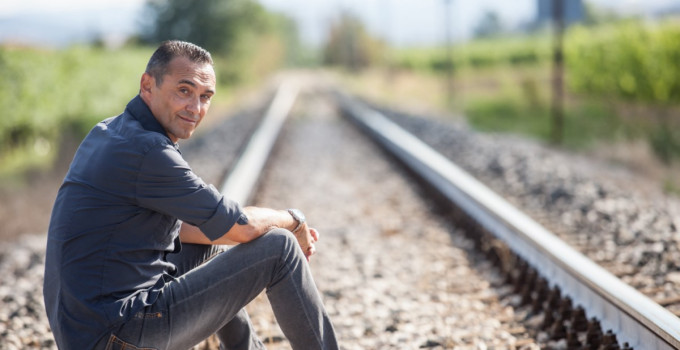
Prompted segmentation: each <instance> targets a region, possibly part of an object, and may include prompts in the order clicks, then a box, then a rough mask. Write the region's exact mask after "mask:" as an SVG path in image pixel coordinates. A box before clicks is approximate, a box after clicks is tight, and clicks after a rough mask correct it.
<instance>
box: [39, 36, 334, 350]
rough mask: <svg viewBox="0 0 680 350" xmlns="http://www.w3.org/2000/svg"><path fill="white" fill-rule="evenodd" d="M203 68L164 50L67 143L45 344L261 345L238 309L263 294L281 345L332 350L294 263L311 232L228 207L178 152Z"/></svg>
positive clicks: (264, 213)
mask: <svg viewBox="0 0 680 350" xmlns="http://www.w3.org/2000/svg"><path fill="white" fill-rule="evenodd" d="M212 63H213V62H212V58H211V57H210V54H209V53H208V52H207V51H205V50H204V49H202V48H200V47H198V46H196V45H193V44H190V43H186V42H180V41H169V42H164V43H163V44H162V45H161V46H160V47H159V48H158V49H157V50H156V52H155V53H154V54H153V56H152V57H151V59H150V60H149V63H148V65H147V67H146V71H145V72H144V74H143V75H142V78H141V82H140V90H139V95H138V96H136V97H135V98H133V99H132V101H130V103H128V105H127V107H126V109H125V111H124V112H123V113H122V114H121V115H119V116H117V117H113V118H109V119H106V120H104V121H102V122H101V123H99V124H97V125H96V126H95V127H94V128H93V129H92V131H91V132H90V133H89V134H88V135H87V137H86V138H85V139H84V140H83V142H82V144H81V145H80V147H79V148H78V151H77V152H76V154H75V157H74V159H73V162H72V163H71V167H70V169H69V171H68V174H67V175H66V178H65V179H64V182H63V184H62V186H61V188H60V189H59V193H58V195H57V199H56V202H55V204H54V209H53V212H52V218H51V221H50V227H49V233H48V241H47V258H46V263H45V265H46V267H45V282H44V297H45V306H46V309H47V315H48V318H49V320H50V326H51V328H52V331H53V333H54V337H55V339H56V342H57V344H58V346H59V348H61V349H77V350H81V349H137V348H153V349H188V348H190V347H192V346H194V345H196V344H198V343H199V342H201V341H202V340H203V339H205V338H207V337H209V336H210V335H211V334H213V333H215V334H217V337H218V338H219V340H220V341H221V343H222V347H223V348H226V349H259V348H264V346H263V344H262V343H261V342H260V341H259V340H258V339H257V337H256V336H255V334H254V332H253V330H252V326H251V323H250V320H249V318H248V315H247V314H246V312H245V310H244V309H243V308H244V306H245V305H246V304H248V303H249V302H250V301H251V300H253V299H254V298H255V297H256V296H257V295H258V294H259V293H260V292H261V291H263V290H266V291H267V295H268V298H269V301H270V303H271V305H272V308H273V310H274V314H275V316H276V319H277V320H278V322H279V325H280V326H281V329H282V330H283V332H284V333H285V335H286V337H287V338H288V340H290V343H291V344H292V346H293V347H294V348H296V349H336V348H337V343H336V339H335V334H334V331H333V327H332V325H331V323H330V320H329V318H328V315H327V313H326V311H325V309H324V307H323V304H322V302H321V299H320V297H319V294H318V291H317V289H316V286H315V284H314V281H313V279H312V276H311V273H310V270H309V266H308V263H307V261H306V260H309V257H310V256H311V255H312V254H314V252H315V248H314V243H315V242H316V241H317V240H318V238H319V235H318V232H316V231H315V230H314V229H312V228H309V227H308V226H307V224H306V223H305V220H304V216H303V215H302V214H301V213H300V212H299V211H298V210H295V209H290V210H287V211H286V210H273V209H266V208H257V207H244V208H242V207H241V206H239V204H238V203H235V202H233V201H231V200H229V199H227V198H225V197H224V196H222V194H220V193H219V191H217V190H216V189H215V188H214V187H213V186H208V185H206V184H205V183H204V182H203V181H202V180H201V179H200V178H199V177H197V176H196V175H195V174H194V173H193V172H192V170H191V168H190V167H189V165H188V164H187V163H186V162H185V161H184V159H183V158H182V156H181V154H180V152H179V149H178V147H177V141H178V140H179V139H186V138H189V137H190V136H191V134H192V133H193V131H194V129H195V128H196V126H198V124H199V123H200V122H201V120H202V119H203V117H204V116H205V114H206V112H207V111H208V107H209V106H210V99H211V97H212V96H213V94H214V93H215V83H216V80H215V73H214V70H213V66H212ZM291 232H292V233H291ZM234 243H243V244H239V245H237V246H235V247H233V248H230V249H228V250H227V251H226V252H220V251H219V248H218V247H217V246H215V245H222V244H234Z"/></svg>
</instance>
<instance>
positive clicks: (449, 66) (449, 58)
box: [444, 0, 453, 107]
mask: <svg viewBox="0 0 680 350" xmlns="http://www.w3.org/2000/svg"><path fill="white" fill-rule="evenodd" d="M444 1H445V2H446V8H445V9H444V16H445V17H444V25H445V26H446V104H447V105H448V106H449V107H452V106H453V48H452V46H453V43H452V41H453V40H452V33H451V3H452V2H453V0H444Z"/></svg>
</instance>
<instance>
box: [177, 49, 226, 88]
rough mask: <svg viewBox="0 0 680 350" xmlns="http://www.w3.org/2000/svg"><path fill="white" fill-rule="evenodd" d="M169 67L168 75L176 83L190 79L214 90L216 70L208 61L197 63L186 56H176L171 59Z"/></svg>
mask: <svg viewBox="0 0 680 350" xmlns="http://www.w3.org/2000/svg"><path fill="white" fill-rule="evenodd" d="M168 68H169V69H168V75H169V76H171V77H172V78H171V79H173V80H175V83H178V84H179V83H181V82H186V81H190V82H194V83H195V84H199V85H203V86H206V87H209V88H211V89H213V90H214V87H215V83H216V78H215V71H214V69H213V67H212V65H210V64H208V63H196V62H192V61H191V60H189V59H188V58H185V57H176V58H173V59H172V61H170V64H169V65H168Z"/></svg>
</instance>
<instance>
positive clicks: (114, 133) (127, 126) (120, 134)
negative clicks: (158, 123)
mask: <svg viewBox="0 0 680 350" xmlns="http://www.w3.org/2000/svg"><path fill="white" fill-rule="evenodd" d="M95 128H98V129H99V132H100V133H103V134H106V135H107V136H108V137H111V138H115V139H117V142H120V143H122V144H126V145H127V146H128V147H134V148H139V149H140V150H143V151H144V152H147V151H149V150H151V149H153V148H159V147H160V148H165V147H172V148H174V144H173V143H172V141H170V139H169V138H168V137H167V136H165V135H163V134H160V133H158V132H156V131H152V130H147V129H145V128H144V127H143V126H142V124H141V123H140V122H139V121H138V120H137V119H136V118H134V116H132V115H131V114H130V113H128V112H127V111H126V112H123V113H122V114H120V115H118V116H115V117H111V118H107V119H105V120H103V121H101V122H99V123H98V124H97V126H96V127H95Z"/></svg>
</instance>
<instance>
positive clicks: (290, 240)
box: [264, 228, 302, 255]
mask: <svg viewBox="0 0 680 350" xmlns="http://www.w3.org/2000/svg"><path fill="white" fill-rule="evenodd" d="M264 237H267V238H268V239H270V240H272V241H273V242H276V243H275V244H277V245H280V246H281V247H282V248H283V252H284V254H286V255H288V254H290V253H293V254H297V253H302V250H301V249H299V248H298V241H297V238H295V235H294V234H293V233H292V232H290V231H288V230H286V229H282V228H275V229H272V230H271V231H269V232H268V233H267V234H266V235H264Z"/></svg>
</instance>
